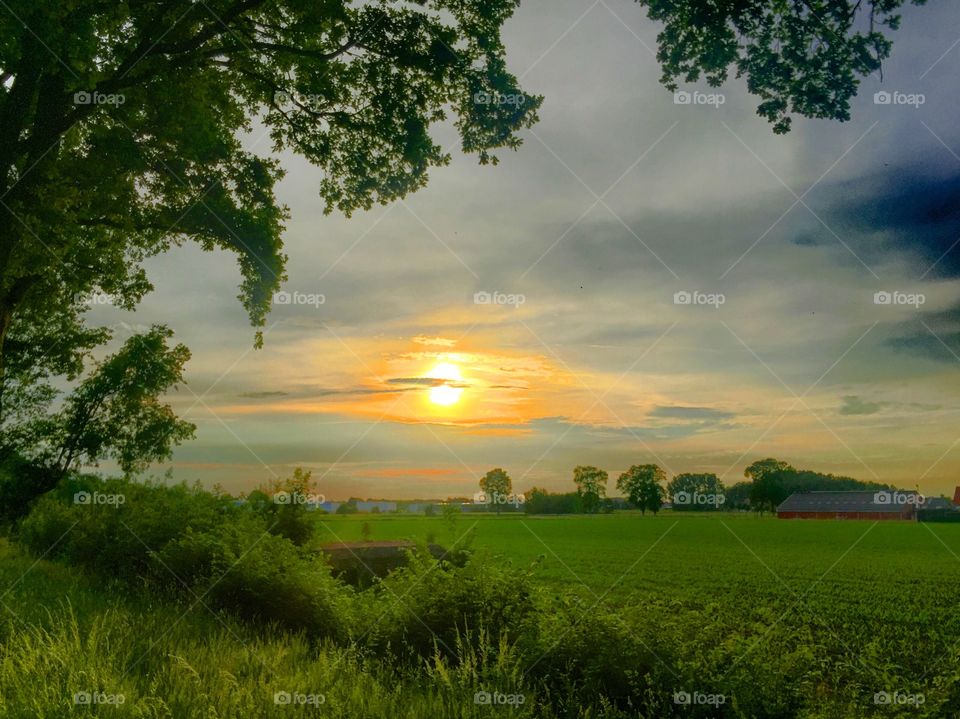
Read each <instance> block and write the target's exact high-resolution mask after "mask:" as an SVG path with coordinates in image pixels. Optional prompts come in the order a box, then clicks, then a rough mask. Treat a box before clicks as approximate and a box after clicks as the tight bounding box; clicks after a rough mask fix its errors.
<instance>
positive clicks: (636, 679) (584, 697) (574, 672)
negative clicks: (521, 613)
mask: <svg viewBox="0 0 960 719" xmlns="http://www.w3.org/2000/svg"><path fill="white" fill-rule="evenodd" d="M538 620H539V621H538V625H537V627H536V630H535V631H533V632H529V633H528V634H527V635H526V636H525V642H524V653H525V654H526V655H527V660H528V662H529V668H528V670H527V671H528V674H529V676H530V677H531V678H533V679H535V680H537V681H538V683H539V685H540V686H541V688H542V693H543V695H544V697H547V698H549V701H550V702H551V704H552V705H553V706H554V708H555V709H556V710H557V713H558V714H560V715H567V714H570V715H576V713H577V710H578V707H580V706H583V705H585V704H586V705H612V706H614V707H618V708H620V709H623V710H627V709H631V708H632V709H633V710H637V709H639V708H641V707H645V708H646V709H647V710H650V709H652V708H656V709H657V711H656V712H654V713H653V714H651V715H652V716H669V713H668V712H669V711H671V710H672V709H671V708H668V707H666V706H662V705H664V700H665V699H666V698H668V697H669V696H670V694H671V693H672V691H673V690H674V682H672V681H671V680H670V679H669V678H670V677H671V673H672V671H673V670H672V668H671V667H670V664H671V660H672V658H671V655H670V652H669V651H668V649H667V648H665V647H663V646H658V645H657V643H655V640H654V639H653V638H649V637H648V638H641V637H640V636H639V634H638V632H637V628H636V627H631V626H629V625H627V624H626V623H624V621H623V620H621V619H620V617H619V616H618V615H616V614H615V613H613V612H611V611H610V610H608V609H606V608H604V607H603V606H602V604H599V603H594V602H592V600H591V601H590V602H587V603H583V602H581V601H579V600H575V599H569V598H567V599H556V600H555V601H554V602H553V604H552V605H551V607H550V609H549V611H544V612H542V613H540V614H539V615H538ZM678 688H679V687H678Z"/></svg>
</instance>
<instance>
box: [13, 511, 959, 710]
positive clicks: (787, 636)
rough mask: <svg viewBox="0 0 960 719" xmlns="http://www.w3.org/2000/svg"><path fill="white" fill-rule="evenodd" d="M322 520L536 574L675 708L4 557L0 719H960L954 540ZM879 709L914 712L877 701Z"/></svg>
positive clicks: (890, 528)
mask: <svg viewBox="0 0 960 719" xmlns="http://www.w3.org/2000/svg"><path fill="white" fill-rule="evenodd" d="M311 519H312V521H314V522H315V523H316V527H317V531H316V535H315V538H314V543H315V544H320V543H324V542H328V541H358V540H361V538H362V537H363V536H364V534H366V536H367V537H368V538H369V539H371V540H374V541H376V540H386V539H415V540H430V541H435V542H437V543H439V544H441V545H443V546H445V547H448V548H449V547H453V546H457V547H459V546H462V545H463V544H466V543H469V544H470V545H472V548H473V549H474V552H475V557H476V559H477V560H478V561H480V560H484V561H489V562H492V563H494V564H496V565H512V566H513V567H515V568H517V569H519V570H521V571H522V572H529V574H530V576H531V578H532V580H533V585H534V586H536V587H538V588H539V590H540V591H542V592H543V594H544V597H546V598H550V597H556V598H557V601H560V602H561V603H562V604H563V605H564V606H567V607H568V608H571V609H570V613H569V614H568V615H565V616H569V617H580V616H584V617H587V616H593V615H595V616H597V617H598V619H597V623H594V624H587V625H584V627H585V628H582V629H580V630H574V627H573V625H572V624H565V623H564V622H565V621H566V620H563V621H561V622H560V623H559V624H557V625H556V626H553V628H552V629H551V630H550V631H552V632H554V633H555V636H556V639H557V641H565V642H568V643H569V646H570V647H572V648H573V649H572V651H573V652H574V653H575V654H580V653H583V652H587V653H593V652H602V651H603V649H604V646H605V645H606V644H607V643H608V642H611V641H615V642H616V643H615V644H613V645H611V650H610V651H611V652H612V654H611V657H610V661H613V662H615V663H616V662H618V661H620V657H621V651H622V645H621V644H620V643H619V640H615V635H628V636H630V637H633V638H635V640H636V641H637V642H639V643H640V644H641V645H642V647H643V648H644V653H646V652H647V650H648V651H649V657H648V659H649V661H650V663H651V664H652V665H653V666H652V669H653V670H654V672H655V673H654V674H653V675H651V676H653V677H656V682H657V684H656V685H651V687H650V691H651V692H652V694H651V696H652V697H653V698H654V699H655V701H659V702H660V706H661V709H660V710H657V711H655V712H653V713H631V712H630V711H626V712H624V711H622V710H617V711H613V710H611V711H610V713H606V712H604V711H598V710H596V709H591V710H590V712H589V713H583V714H581V713H579V712H576V713H558V714H552V713H546V714H542V713H538V710H536V707H535V706H534V704H533V702H534V698H533V697H534V693H535V692H536V691H538V690H536V689H535V688H532V687H531V688H527V687H526V686H525V685H524V679H523V678H524V677H525V676H526V671H527V669H528V668H529V663H530V659H529V657H528V658H527V659H524V660H518V659H517V658H516V657H513V655H512V654H510V653H509V652H507V653H505V654H503V655H502V658H501V659H491V658H488V659H487V660H486V661H488V662H489V661H493V663H492V664H490V665H482V662H481V661H480V660H479V659H476V660H473V659H470V660H467V661H466V662H464V663H462V664H460V665H456V664H450V663H447V662H446V661H444V660H441V659H434V660H430V661H428V662H425V663H424V664H423V666H422V668H421V669H419V670H413V669H404V670H402V671H399V672H398V671H395V668H394V667H393V666H391V664H390V662H389V661H383V660H382V659H380V658H378V657H376V656H371V655H365V654H363V653H357V651H355V649H353V648H351V646H349V645H346V646H345V645H342V644H337V643H332V642H326V641H324V642H320V643H316V642H314V641H311V638H310V637H309V636H304V635H302V634H299V633H289V632H286V631H284V630H281V629H279V628H278V627H275V626H269V627H262V626H259V627H258V626H257V625H256V624H253V625H251V624H250V623H248V622H244V621H241V620H239V619H237V618H235V617H233V616H231V615H230V613H228V612H223V611H213V610H210V609H209V608H208V607H207V606H205V603H196V602H195V601H194V597H193V596H191V595H189V594H187V595H185V596H184V601H183V603H182V604H181V605H180V606H176V605H174V604H171V603H169V602H168V601H167V600H165V599H162V598H160V597H156V598H155V597H153V596H151V594H150V593H139V592H136V591H131V590H130V589H129V588H125V587H123V586H121V585H119V584H118V585H113V584H111V583H109V582H107V583H104V582H103V581H102V580H97V579H96V578H94V577H91V576H88V575H86V574H84V573H82V572H80V571H78V570H77V569H75V568H68V567H66V566H63V565H61V564H59V563H56V562H50V561H47V560H44V559H40V560H38V559H35V558H31V557H29V556H27V555H25V554H24V553H23V552H21V551H20V550H18V549H17V548H16V547H15V545H13V544H10V543H3V542H0V582H2V585H3V591H4V593H3V595H2V606H0V612H2V618H0V650H2V654H0V716H3V717H7V716H10V717H17V718H18V719H19V718H20V717H24V718H26V717H30V718H32V717H49V718H55V717H61V716H91V715H96V716H112V717H128V716H130V717H147V716H149V717H154V716H155V717H178V718H179V717H181V716H183V717H198V718H199V717H205V718H207V719H209V718H210V717H224V719H225V718H226V717H234V716H244V717H246V716H253V717H284V716H295V715H296V716H336V717H344V718H346V717H351V718H352V717H394V716H396V717H410V718H411V719H412V718H413V717H420V716H431V717H433V716H437V717H440V716H442V717H492V716H513V717H520V716H523V717H547V716H550V717H552V716H557V717H560V716H571V717H574V716H576V717H584V718H586V717H594V716H597V717H599V716H616V717H618V718H620V717H628V716H629V717H649V718H650V719H652V718H653V717H660V716H691V717H694V716H695V717H707V716H718V717H720V716H722V717H728V716H729V717H792V716H798V717H807V718H812V717H820V718H823V719H828V718H830V719H832V718H833V717H873V716H877V717H884V716H924V717H953V716H958V715H960V714H958V711H960V709H958V708H960V690H958V677H960V654H958V645H960V620H958V618H957V616H956V614H957V612H956V607H957V606H958V604H960V581H958V579H960V527H958V526H956V525H930V524H916V523H900V522H886V523H884V522H880V523H871V522H860V521H858V522H836V521H822V522H821V521H778V520H776V519H772V518H757V517H755V516H752V515H745V514H730V515H723V514H717V515H711V516H705V515H693V514H689V513H687V514H678V515H672V514H670V513H665V514H661V515H660V516H657V517H650V516H646V517H642V516H640V515H639V514H633V513H617V514H613V515H602V516H565V517H528V516H524V515H505V516H500V517H497V516H493V515H470V514H463V515H459V516H458V517H457V519H456V520H455V521H450V520H448V519H446V518H442V517H405V516H397V515H352V516H329V515H314V516H312V518H311ZM365 525H366V527H367V531H366V532H364V526H365ZM419 582H420V580H415V581H413V582H412V583H410V584H407V585H405V586H406V587H407V589H404V590H403V591H402V592H400V593H399V595H396V596H392V595H390V594H386V595H385V596H384V597H383V598H382V599H383V600H384V602H385V603H384V604H383V605H382V606H383V607H388V606H390V605H394V610H396V611H397V612H398V613H395V614H391V615H390V616H392V617H394V619H393V621H396V620H397V619H398V618H403V617H404V616H405V612H406V610H407V609H409V607H410V604H411V603H412V602H413V601H414V600H413V597H414V595H415V594H416V592H415V591H414V589H415V587H416V586H417V585H418V584H419ZM408 591H410V592H414V594H408ZM422 599H423V598H422V597H421V599H420V600H416V601H421V600H422ZM414 606H427V605H416V604H414ZM374 610H375V611H373V612H372V614H371V616H374V617H378V618H379V617H380V616H381V609H379V608H377V607H374ZM410 611H411V612H412V611H413V610H412V609H410ZM431 611H432V610H431ZM408 619H409V617H408ZM431 621H432V620H431ZM546 621H548V622H549V619H547V620H546ZM411 624H412V625H413V626H416V622H413V621H412V620H411ZM544 626H547V625H544ZM598 630H599V632H598V634H596V635H594V634H591V632H595V631H598ZM568 631H569V632H572V634H568ZM581 631H582V632H585V633H583V634H581V635H578V632H581ZM550 644H551V642H550V641H548V642H547V644H546V646H547V647H549V646H550ZM614 647H615V648H614ZM511 657H513V658H511ZM651 657H652V658H651ZM590 661H596V666H603V661H605V660H604V659H603V658H602V655H597V656H596V657H594V659H591V660H590ZM624 661H626V660H624ZM644 661H647V659H645V660H644ZM658 662H659V664H657V663H658ZM628 669H629V667H628ZM490 686H501V687H503V686H514V687H517V688H519V689H522V690H523V691H525V692H527V696H528V697H529V701H530V703H529V704H528V705H527V706H526V707H522V708H520V709H517V708H515V707H514V708H509V707H486V706H478V705H476V704H474V702H473V695H474V693H475V692H476V691H477V690H478V689H480V688H483V687H490ZM97 687H109V688H110V691H112V692H115V693H122V694H124V695H125V696H126V697H127V701H126V703H125V704H124V706H122V707H117V706H108V705H101V706H98V707H96V706H95V707H91V706H77V705H75V704H73V702H72V701H71V700H70V697H72V696H73V694H74V693H76V692H77V691H80V690H89V689H91V688H93V689H96V688H97ZM291 688H293V689H300V690H302V691H308V690H310V688H316V689H317V691H320V692H322V693H323V695H324V696H325V702H326V703H325V705H324V706H323V707H320V708H317V707H312V708H311V707H295V708H290V707H285V706H283V705H277V704H276V702H275V701H274V694H275V692H277V691H284V690H290V689H291ZM678 691H687V692H691V693H692V692H697V691H700V692H707V693H709V692H718V693H723V694H724V695H725V697H726V699H725V704H724V705H723V706H722V707H719V708H718V710H717V711H716V712H714V713H711V712H710V711H708V709H709V708H708V707H707V708H705V707H699V708H698V707H689V708H688V707H682V706H676V705H674V703H673V702H672V700H671V696H672V693H673V692H678ZM882 693H887V695H889V696H892V697H894V698H895V699H894V702H896V701H900V702H901V703H899V704H897V703H891V704H882V703H881V704H878V703H877V702H876V699H875V697H876V695H878V694H882ZM918 697H919V698H920V699H919V701H922V704H919V705H918V704H917V698H918ZM896 698H899V700H898V699H896ZM537 706H542V705H540V704H538V705H537Z"/></svg>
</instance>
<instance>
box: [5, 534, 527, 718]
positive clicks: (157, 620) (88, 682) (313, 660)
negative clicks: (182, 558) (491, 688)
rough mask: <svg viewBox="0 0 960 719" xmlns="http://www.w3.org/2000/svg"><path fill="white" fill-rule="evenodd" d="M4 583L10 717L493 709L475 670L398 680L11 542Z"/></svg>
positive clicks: (354, 659)
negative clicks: (114, 584)
mask: <svg viewBox="0 0 960 719" xmlns="http://www.w3.org/2000/svg"><path fill="white" fill-rule="evenodd" d="M0 585H2V587H3V590H2V591H3V592H5V593H4V594H3V597H2V605H0V612H2V614H0V716H2V717H4V718H5V719H54V718H59V717H72V716H103V717H117V718H120V717H158V718H159V717H170V718H171V719H181V718H183V719H193V718H197V719H199V718H200V717H204V718H206V719H215V718H219V717H223V718H224V719H226V718H227V717H230V718H231V719H234V718H237V717H270V718H273V717H293V716H324V717H370V718H371V719H372V718H374V717H376V718H377V719H383V718H384V717H409V718H410V719H419V718H421V717H441V716H442V717H478V716H489V713H488V712H489V710H490V707H487V706H483V705H478V704H476V703H475V702H474V695H475V693H476V692H477V691H479V690H480V687H479V686H478V685H477V683H476V681H477V674H476V666H475V665H470V664H467V665H463V666H460V667H457V668H456V669H453V668H449V667H447V666H446V665H444V664H443V663H442V662H441V663H437V664H434V665H433V666H432V667H425V668H424V672H423V674H422V675H421V676H415V677H412V678H411V681H409V682H402V681H401V682H398V680H397V677H396V675H395V674H393V673H391V672H389V671H387V670H383V671H381V667H378V665H377V663H376V662H375V661H371V660H370V659H366V660H361V659H360V658H359V657H358V656H357V655H356V654H355V653H353V652H352V651H350V650H348V649H344V648H342V647H335V646H333V645H329V644H320V645H316V644H311V643H310V642H308V641H307V640H306V639H305V638H304V637H303V636H297V635H295V634H290V633H287V632H282V631H279V630H275V629H271V628H269V627H268V628H264V629H262V630H260V631H252V630H251V627H250V625H249V624H245V623H242V622H239V621H236V620H234V619H232V618H231V617H230V616H228V615H225V614H221V613H211V612H210V611H209V610H208V609H207V608H206V607H205V606H204V605H203V602H195V601H191V602H190V604H194V603H195V606H194V607H193V609H190V610H189V611H186V612H185V607H176V606H171V605H169V604H165V603H163V602H153V601H151V600H150V599H149V598H147V597H145V596H140V597H136V598H121V596H120V594H119V593H118V592H115V591H113V589H114V588H111V587H102V586H97V585H96V583H95V582H93V581H91V580H90V579H88V578H86V577H85V576H83V575H81V574H80V573H79V572H78V571H76V570H73V569H70V568H66V567H64V566H61V565H58V564H55V563H51V562H47V561H45V560H40V561H35V560H34V559H33V558H31V557H28V556H26V555H25V554H24V553H22V552H21V551H20V550H19V549H18V548H17V547H16V546H15V545H12V544H10V543H9V542H7V541H6V540H0ZM494 671H495V668H494ZM503 679H504V681H509V677H503ZM514 679H515V678H514ZM277 695H280V702H281V703H278V702H277V698H278V696H277ZM287 699H288V700H289V701H285V700H287ZM484 710H486V712H487V713H484ZM511 715H512V716H526V715H527V714H526V712H524V711H523V709H522V708H521V709H519V710H512V711H511Z"/></svg>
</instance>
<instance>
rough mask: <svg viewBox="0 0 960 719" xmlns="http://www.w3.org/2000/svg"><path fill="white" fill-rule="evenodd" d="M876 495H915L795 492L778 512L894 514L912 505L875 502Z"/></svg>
mask: <svg viewBox="0 0 960 719" xmlns="http://www.w3.org/2000/svg"><path fill="white" fill-rule="evenodd" d="M878 494H886V495H899V496H906V495H911V496H912V495H916V494H917V492H914V491H912V490H911V491H901V490H897V491H884V490H879V491H872V490H871V491H867V492H864V491H850V492H797V493H796V494H791V495H790V496H789V497H787V498H786V499H785V500H783V502H781V503H780V506H779V507H777V511H778V512H877V513H880V512H896V511H902V510H906V509H908V508H911V507H912V506H913V504H912V503H905V502H903V503H896V502H893V501H891V502H884V501H879V502H878V501H876V499H877V497H876V495H878Z"/></svg>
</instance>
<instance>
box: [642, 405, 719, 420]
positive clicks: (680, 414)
mask: <svg viewBox="0 0 960 719" xmlns="http://www.w3.org/2000/svg"><path fill="white" fill-rule="evenodd" d="M650 416H651V417H663V418H665V419H699V420H709V419H713V420H722V419H730V418H731V417H733V416H734V414H733V412H727V411H725V410H721V409H713V408H712V407H680V406H659V407H655V408H654V409H653V411H652V412H651V413H650Z"/></svg>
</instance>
